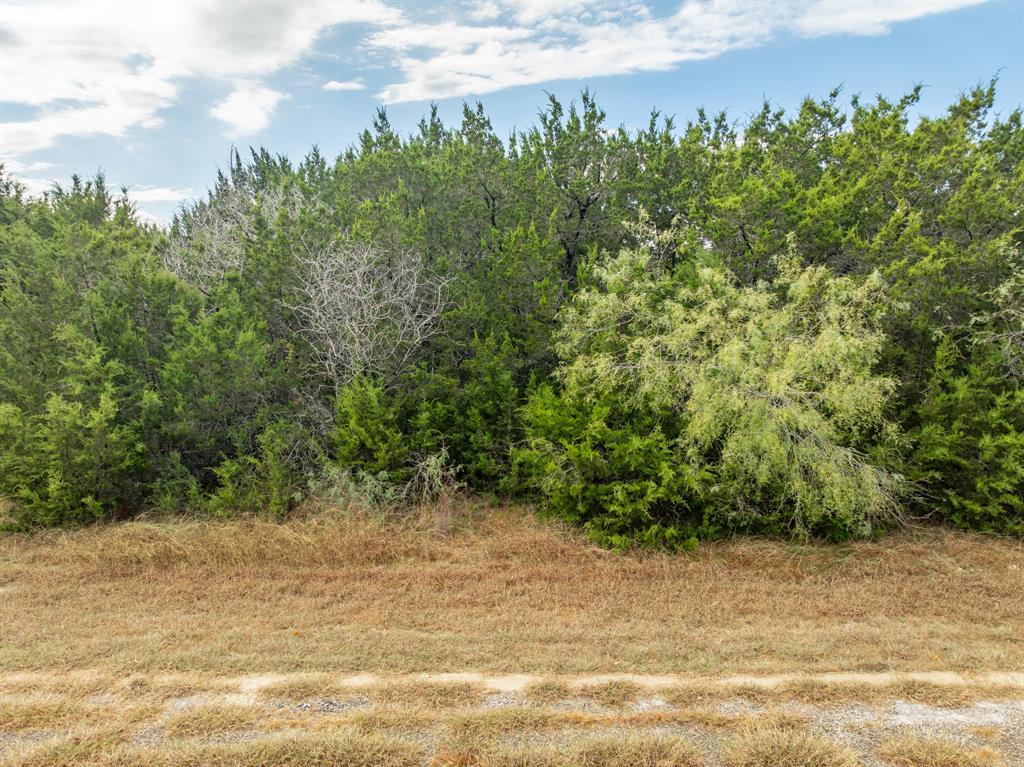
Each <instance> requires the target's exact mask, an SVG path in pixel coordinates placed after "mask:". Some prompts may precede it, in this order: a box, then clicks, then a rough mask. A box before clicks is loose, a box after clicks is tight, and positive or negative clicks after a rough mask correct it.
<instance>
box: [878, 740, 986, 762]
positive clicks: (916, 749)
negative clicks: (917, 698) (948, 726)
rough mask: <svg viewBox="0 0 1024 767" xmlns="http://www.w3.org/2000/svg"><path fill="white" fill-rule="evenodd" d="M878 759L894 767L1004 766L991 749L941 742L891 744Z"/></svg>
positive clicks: (881, 752) (886, 743)
mask: <svg viewBox="0 0 1024 767" xmlns="http://www.w3.org/2000/svg"><path fill="white" fill-rule="evenodd" d="M877 753H878V756H880V757H881V758H882V759H884V760H885V761H886V763H887V764H890V765H892V767H997V766H998V765H1002V764H1004V762H1003V761H1002V759H1000V758H999V756H998V755H997V754H996V753H995V752H994V751H993V750H992V749H990V748H988V747H983V748H970V747H968V746H963V745H960V744H959V743H954V742H953V741H951V740H945V739H941V738H916V737H904V738H898V739H894V740H888V741H886V742H885V743H883V744H882V745H881V746H880V747H879V748H878V751H877Z"/></svg>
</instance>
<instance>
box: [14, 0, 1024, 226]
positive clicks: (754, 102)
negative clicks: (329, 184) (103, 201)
mask: <svg viewBox="0 0 1024 767" xmlns="http://www.w3.org/2000/svg"><path fill="white" fill-rule="evenodd" d="M996 74H998V75H999V77H1000V84H1001V93H1000V96H999V104H998V108H999V110H1000V111H1002V112H1004V113H1006V112H1009V111H1010V110H1012V109H1013V108H1014V107H1016V106H1018V105H1020V104H1021V103H1022V102H1024V0H989V1H988V2H985V1H984V0H682V1H680V0H671V1H669V0H560V1H559V2H554V1H548V0H465V1H455V2H442V3H432V2H431V3H428V2H399V1H398V0H394V1H392V0H364V1H362V2H357V1H356V0H348V1H346V2H327V1H326V0H263V1H262V2H249V1H245V2H243V1H242V0H214V1H211V2H198V1H194V2H160V3H148V2H142V1H140V0H131V1H127V0H126V1H123V2H110V1H107V2H94V1H92V0H89V1H84V2H73V1H72V0H61V1H57V2H52V1H47V0H33V1H32V2H20V1H18V0H2V2H0V158H2V160H3V162H4V164H5V165H6V167H7V170H8V171H10V172H13V173H15V174H16V175H17V176H19V177H20V178H21V179H22V180H23V181H24V183H25V184H26V185H27V186H28V188H29V189H30V190H32V191H41V190H43V189H45V188H47V187H48V186H49V185H50V184H51V183H53V182H54V181H57V182H64V181H66V179H67V178H68V177H69V176H70V175H71V174H72V173H76V172H77V173H81V174H85V175H91V174H93V173H95V172H97V171H102V172H104V173H105V174H106V175H107V179H108V182H110V183H111V184H112V185H115V186H121V185H123V186H127V187H129V189H130V194H131V196H132V197H133V198H134V199H135V200H136V201H137V204H138V207H139V209H140V210H141V211H142V212H143V213H144V215H148V216H152V217H154V218H155V219H157V220H162V221H167V220H168V219H169V218H170V216H172V215H173V212H174V210H175V209H176V208H177V206H178V205H180V204H181V202H182V201H183V200H187V199H189V198H191V197H193V196H197V195H201V194H203V193H204V191H205V189H206V187H207V185H208V184H209V183H210V181H211V180H212V178H213V175H214V172H215V170H216V168H217V167H218V166H223V165H224V164H225V163H226V161H227V158H228V154H229V151H230V149H231V147H232V146H237V147H240V148H245V147H248V146H250V145H263V146H266V147H268V148H270V149H271V150H273V151H275V152H281V153H285V154H288V155H290V156H292V157H295V158H299V157H301V156H302V155H303V154H305V152H306V151H307V150H308V149H309V147H311V146H312V145H313V144H318V145H319V146H320V147H321V149H322V150H323V151H324V152H325V153H326V154H328V155H329V156H333V155H334V154H336V153H337V152H339V151H341V150H342V149H344V148H345V147H346V146H348V145H349V144H350V143H352V142H353V141H354V140H355V138H356V135H357V134H358V132H359V131H360V130H361V129H362V128H363V127H365V126H366V125H367V124H368V123H369V121H370V119H371V117H372V115H373V112H374V110H375V109H376V108H377V107H378V106H381V105H386V106H387V108H388V113H389V116H390V118H391V121H392V124H393V125H396V126H397V127H398V128H400V129H401V130H402V131H403V132H407V131H410V130H412V128H413V127H414V125H415V123H416V122H417V120H418V119H419V117H420V116H421V115H422V114H423V112H424V110H425V109H426V108H427V106H428V105H429V103H430V102H431V101H435V102H437V103H438V104H439V106H440V109H441V113H442V115H444V116H445V117H446V118H449V119H455V118H456V117H457V115H458V113H459V111H460V110H461V104H462V102H463V101H465V100H475V99H477V98H479V99H480V100H482V101H483V102H484V104H485V107H486V109H487V111H488V112H489V113H490V114H491V116H492V118H493V120H494V122H495V125H496V127H498V129H499V130H500V131H501V132H502V133H507V132H508V131H510V130H513V129H514V128H515V127H516V126H517V125H518V126H526V125H529V124H530V123H531V122H532V121H533V118H534V116H535V115H536V112H537V109H538V107H539V106H540V105H541V104H542V103H543V100H544V92H545V91H548V92H552V93H555V94H556V95H558V96H559V97H562V98H564V99H566V100H568V99H571V98H573V96H574V95H576V94H578V92H579V90H580V89H581V88H583V87H590V88H591V89H592V90H594V91H596V93H597V95H598V100H599V102H600V103H601V104H602V106H604V107H605V109H606V111H607V112H608V115H609V119H610V121H611V123H612V124H613V125H619V124H622V125H625V126H627V127H633V126H638V125H640V124H642V123H643V122H644V121H645V117H646V115H647V114H648V113H649V111H650V109H651V108H652V107H655V106H657V107H658V108H660V109H661V111H662V112H665V113H668V114H674V115H676V116H677V118H678V119H679V120H685V118H687V117H689V116H691V115H692V114H693V113H694V111H695V110H696V108H697V107H699V106H705V107H707V108H708V109H709V110H716V111H717V110H719V109H728V110H729V112H730V114H731V115H732V116H734V117H735V118H736V119H739V120H742V118H743V117H744V116H745V115H746V114H748V113H750V112H751V111H753V110H755V109H756V108H757V107H758V106H759V104H760V102H761V100H762V99H763V98H764V97H768V98H770V99H771V100H772V101H773V102H775V103H776V104H777V105H779V106H783V107H792V106H794V105H796V104H797V103H798V102H799V100H800V98H801V97H802V96H803V95H805V94H811V95H814V96H822V95H825V94H826V93H827V92H828V90H829V89H830V88H832V87H834V86H836V85H840V84H841V85H843V88H844V92H845V93H846V94H848V95H852V94H854V93H861V94H863V95H865V96H872V95H874V94H876V93H882V94H885V95H888V96H893V97H896V96H898V95H900V94H902V93H904V92H906V91H907V90H908V89H909V88H910V87H912V86H913V84H914V83H916V82H921V83H923V84H924V85H925V86H926V89H925V95H924V99H923V101H922V104H921V107H920V109H921V111H922V112H923V113H934V112H937V111H939V110H941V109H942V107H943V106H944V105H945V104H947V103H948V102H949V101H950V100H951V99H952V98H954V97H955V96H956V94H957V93H958V92H959V91H961V90H963V89H964V88H967V87H970V86H971V85H973V84H975V83H977V82H979V81H986V80H988V79H989V78H990V77H992V76H993V75H996Z"/></svg>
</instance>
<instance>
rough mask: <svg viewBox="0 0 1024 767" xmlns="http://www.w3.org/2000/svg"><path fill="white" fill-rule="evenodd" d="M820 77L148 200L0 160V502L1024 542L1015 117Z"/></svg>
mask: <svg viewBox="0 0 1024 767" xmlns="http://www.w3.org/2000/svg"><path fill="white" fill-rule="evenodd" d="M995 88H996V83H995V82H992V83H989V84H987V85H984V86H979V87H976V88H974V89H972V90H970V91H967V92H965V93H964V94H963V95H962V96H961V97H960V98H959V99H957V100H956V101H955V102H954V103H953V104H952V105H950V106H949V108H948V109H947V110H946V112H945V113H944V114H942V115H940V116H937V117H921V118H915V117H914V116H913V112H914V110H915V105H916V104H917V102H918V97H919V92H918V91H917V90H914V91H912V92H911V93H909V94H907V95H905V96H903V97H901V98H899V99H898V100H895V101H892V100H887V99H885V98H882V97H878V98H876V99H875V100H872V101H870V102H865V101H862V100H861V99H859V98H856V97H854V98H852V99H851V100H849V102H848V103H843V102H841V101H840V93H839V92H838V91H834V92H832V93H830V94H829V95H828V96H827V97H826V98H824V99H820V100H814V99H810V98H808V99H806V100H805V101H804V102H803V103H802V104H801V105H800V107H799V109H797V110H796V111H795V112H793V113H792V114H789V113H787V112H785V111H783V110H780V109H775V108H773V107H772V106H771V105H770V104H769V103H765V104H764V105H763V106H762V108H761V109H760V110H759V111H758V112H756V113H754V114H752V115H751V116H750V117H749V118H748V119H746V120H744V121H743V122H742V123H739V122H734V121H731V120H730V119H729V117H728V116H727V115H726V114H718V115H708V114H706V113H704V112H703V111H698V113H697V114H696V116H695V117H694V118H693V119H692V120H690V121H688V122H686V123H685V124H683V125H677V124H676V122H675V121H674V120H673V119H672V118H670V117H665V116H663V115H661V114H659V113H658V112H654V113H652V114H651V116H650V120H649V123H648V124H647V125H646V127H644V128H643V129H641V130H637V131H627V130H625V129H623V128H619V129H610V128H609V126H608V125H607V124H606V118H605V114H604V112H603V111H602V110H601V109H600V107H599V106H598V104H597V102H596V100H595V99H594V98H593V96H592V95H591V94H590V93H589V92H583V94H582V96H581V98H580V100H579V103H578V104H577V103H575V102H574V103H572V104H569V105H563V104H561V103H559V101H557V100H556V99H555V98H553V97H549V100H548V102H547V104H546V106H545V107H544V108H543V109H542V110H541V111H540V113H539V116H538V118H537V121H536V124H535V125H534V126H533V127H531V128H530V129H528V130H525V131H518V132H515V133H514V134H513V135H511V136H509V137H508V138H507V139H504V140H503V139H502V138H501V137H499V136H498V135H497V134H496V132H495V130H494V129H493V127H492V125H491V122H490V120H489V119H488V117H487V115H486V113H485V111H484V109H483V107H482V106H481V105H480V104H475V105H466V106H465V107H464V110H463V114H462V119H461V122H459V123H458V124H457V125H452V126H449V125H445V124H444V123H443V122H442V121H441V120H440V119H439V117H438V114H437V111H436V109H433V108H432V109H431V110H430V112H429V113H428V114H427V115H426V116H425V117H424V118H423V120H422V121H421V122H420V124H419V128H418V130H417V131H415V132H414V133H413V134H412V135H410V136H400V135H399V134H398V133H397V132H396V131H395V130H394V129H393V128H392V127H391V125H390V124H389V122H388V119H387V114H386V112H385V111H384V110H380V111H379V112H378V113H377V116H376V119H374V121H373V125H372V128H370V129H367V130H366V131H364V132H363V133H362V135H361V136H360V137H359V140H358V142H357V143H356V144H354V145H353V146H351V147H350V148H349V149H347V150H346V151H345V152H343V153H342V154H341V155H340V156H339V157H337V158H336V159H335V160H334V161H333V162H330V161H328V160H327V159H326V158H324V157H323V156H322V155H321V153H320V152H319V150H318V149H316V148H314V149H313V150H312V151H311V152H310V153H309V154H308V155H307V156H306V157H305V158H304V159H303V160H302V161H301V162H299V163H297V164H296V163H292V162H291V161H289V160H288V159H287V158H286V157H283V156H278V155H273V154H271V153H270V152H268V151H267V150H264V149H260V150H251V151H250V154H249V155H248V156H246V157H243V156H241V155H240V154H238V153H233V155H232V158H231V162H230V163H229V166H228V167H227V168H226V169H225V170H224V171H222V172H219V173H218V174H217V177H216V181H215V183H214V184H213V186H212V188H211V189H210V191H209V193H208V195H207V196H206V197H205V198H203V199H201V200H199V201H196V202H194V203H192V204H190V205H188V206H186V207H184V208H182V209H181V210H180V211H179V213H178V214H177V215H176V216H175V218H174V220H173V222H172V224H171V225H170V227H169V228H168V229H161V228H157V227H154V226H152V225H146V224H144V223H142V222H140V220H139V218H138V217H137V215H136V212H135V210H134V208H133V206H132V205H131V203H130V202H129V200H128V199H127V196H126V195H125V194H124V192H123V190H122V192H121V193H118V192H116V191H112V190H110V189H108V187H107V186H106V184H105V181H104V179H103V177H102V176H97V177H96V178H93V179H89V180H83V179H81V178H77V177H76V178H74V179H73V181H72V183H71V184H70V185H69V186H67V187H60V186H55V187H54V188H53V189H52V191H50V192H48V193H47V194H45V195H43V196H42V197H41V198H33V197H29V196H28V195H26V193H25V191H24V189H23V188H22V187H21V186H20V185H19V184H18V183H17V181H16V180H14V179H13V178H12V177H10V176H8V175H0V496H3V497H5V498H6V499H8V503H9V509H8V511H7V512H6V514H7V517H8V521H7V524H8V526H14V527H22V528H23V527H32V526H40V525H65V524H78V523H84V522H88V521H91V520H96V519H103V518H124V517H128V516H131V515H135V514H138V513H140V512H143V511H147V510H152V509H157V510H161V511H164V512H189V513H206V514H218V515H233V514H239V513H250V512H261V513H269V514H273V515H284V514H287V513H288V512H289V510H291V509H293V508H294V507H295V506H297V505H299V504H301V503H303V501H304V500H305V499H307V498H310V497H323V496H327V495H330V493H332V492H345V493H349V494H353V493H356V494H359V496H360V497H361V498H364V499H366V500H367V502H379V503H390V502H401V501H402V500H403V499H406V500H407V499H409V498H411V497H413V496H418V495H423V494H429V493H431V492H436V491H437V489H438V488H441V487H444V486H451V485H452V484H458V485H460V486H465V487H467V488H468V489H469V490H471V491H473V492H479V493H488V494H498V495H502V496H515V497H520V498H526V499H530V500H532V501H534V502H536V503H537V504H538V505H539V507H540V508H542V509H545V510H546V511H548V512H549V513H552V514H555V515H558V516H560V517H562V518H565V519H568V520H571V521H573V522H576V523H578V524H580V525H581V526H583V527H584V528H585V529H586V530H587V532H588V533H589V534H590V535H591V536H592V537H593V538H594V539H595V540H597V541H599V542H600V543H602V544H605V545H611V546H620V547H621V546H627V545H633V544H636V543H639V544H644V545H652V546H668V547H686V546H692V545H695V543H696V542H697V541H699V540H701V539H710V538H715V537H718V536H723V535H729V534H732V533H736V532H751V533H765V534H772V535H785V536H794V537H799V538H809V537H813V538H825V539H829V540H842V539H847V538H851V537H861V536H870V535H874V534H877V533H879V532H881V531H884V530H886V529H888V528H891V527H893V526H896V525H898V524H900V523H901V521H903V520H906V519H908V518H927V519H930V520H934V521H937V522H942V523H946V524H950V525H955V526H958V527H963V528H970V529H976V530H983V531H991V532H1003V533H1011V534H1017V535H1022V534H1024V388H1022V382H1024V262H1022V258H1021V257H1022V247H1024V218H1022V213H1024V131H1022V128H1021V113H1020V110H1019V109H1018V110H1016V111H1014V112H1012V113H1011V114H1009V115H1005V116H999V115H993V114H992V111H993V110H992V107H993V100H994V96H995Z"/></svg>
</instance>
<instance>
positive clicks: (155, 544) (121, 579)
mask: <svg viewBox="0 0 1024 767" xmlns="http://www.w3.org/2000/svg"><path fill="white" fill-rule="evenodd" d="M438 520H441V521H442V524H438ZM1022 594H1024V548H1022V545H1021V544H1020V543H1019V542H1014V541H1011V540H1007V539H998V538H985V537H981V536H976V535H966V534H959V533H953V532H950V531H940V530H918V531H908V532H905V533H902V534H899V535H896V536H892V537H889V538H886V539H884V540H881V541H878V542H864V543H856V544H851V545H846V546H842V547H823V546H799V545H794V544H787V543H780V542H771V541H758V540H745V541H735V542H723V543H718V544H713V545H709V546H705V547H703V548H702V549H701V550H700V551H698V552H695V553H691V554H679V555H665V554H651V553H647V554H642V553H630V554H615V553H609V552H607V551H603V550H600V549H596V548H594V547H593V546H591V545H589V544H587V543H586V542H585V541H583V540H582V539H581V538H580V537H579V536H578V535H576V534H575V533H572V532H570V531H567V530H565V529H563V528H561V527H558V526H553V525H548V524H543V523H540V522H538V521H536V520H535V519H534V518H533V517H532V516H530V515H529V514H528V513H526V512H524V511H523V510H521V509H514V508H510V509H494V508H487V507H484V506H483V505H481V504H474V503H472V502H459V503H457V504H456V505H455V506H454V507H447V508H445V509H444V510H443V511H442V512H437V510H434V513H426V512H424V513H422V514H419V515H415V516H412V517H408V518H405V519H403V520H396V519H392V520H390V521H382V520H380V519H376V518H372V517H368V516H361V515H354V514H350V513H347V514H341V513H339V514H337V515H330V514H319V515H316V516H310V517H308V518H305V519H296V520H293V521H291V522H289V523H287V524H273V523H269V522H261V521H255V520H247V521H237V522H212V521H202V522H200V521H192V522H183V521H176V522H155V521H153V522H133V523H127V524H121V525H110V526H105V527H96V528H92V529H87V530H80V531H76V532H48V533H41V534H37V535H32V536H21V535H8V536H5V537H2V538H0V760H5V763H9V764H11V765H15V764H17V765H36V764H38V765H50V764H54V765H59V764H86V765H88V764H93V765H128V764H140V765H141V764H168V765H243V764H244V765H251V764H265V765H278V764H280V765H295V766H296V767H302V766H305V765H348V764H352V765H359V764H366V765H371V764H372V765H384V766H387V767H390V766H392V765H404V764H410V765H412V764H415V765H421V764H434V765H465V766H467V767H468V766H469V765H520V767H533V766H534V765H545V766H552V767H553V766H555V765H559V766H561V765H577V764H578V765H623V766H624V765H647V764H650V765H655V764H657V765H663V767H664V766H665V765H691V764H707V765H715V764H723V765H729V766H730V767H747V765H751V766H753V765H765V766H767V765H779V766H780V767H786V765H807V766H808V767H810V766H811V765H821V767H830V766H831V765H847V764H868V765H875V764H878V765H895V766H897V767H900V766H909V767H918V765H920V766H922V767H930V766H931V765H936V766H937V767H941V766H942V765H968V766H970V765H975V764H978V765H997V764H1005V765H1015V764H1024V673H1022V672H1024V639H1022V638H1024V598H1022V596H1021V595H1022Z"/></svg>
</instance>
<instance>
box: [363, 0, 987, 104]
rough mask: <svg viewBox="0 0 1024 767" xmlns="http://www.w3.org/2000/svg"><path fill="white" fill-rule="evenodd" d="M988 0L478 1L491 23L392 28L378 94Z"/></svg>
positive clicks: (672, 62) (711, 47)
mask: <svg viewBox="0 0 1024 767" xmlns="http://www.w3.org/2000/svg"><path fill="white" fill-rule="evenodd" d="M980 2H984V0H901V1H900V2H893V1H892V0H888V1H886V0H777V1H775V2H753V1H752V0H684V1H683V2H681V3H680V4H679V5H678V6H677V7H676V8H675V9H674V12H672V13H669V14H667V15H666V14H662V15H661V16H660V17H656V16H655V15H654V14H653V13H652V10H651V7H649V5H647V4H644V3H640V2H633V1H627V0H564V1H562V2H555V1H554V0H552V1H551V2H546V1H542V0H500V2H485V3H477V4H476V5H474V6H472V7H471V10H470V12H469V14H468V17H469V18H470V19H477V20H486V22H487V24H486V25H472V24H465V23H461V22H457V21H452V20H442V21H439V22H436V23H432V24H413V25H405V26H397V27H389V28H385V29H382V30H381V31H380V32H378V33H376V34H374V35H372V36H371V38H370V43H371V44H372V45H374V46H376V47H378V48H380V49H383V50H385V51H390V52H391V53H392V54H393V55H394V60H395V63H396V65H397V67H398V69H399V71H400V72H401V74H402V77H403V79H402V80H400V81H398V82H395V83H392V84H390V85H387V86H385V87H384V88H383V89H381V90H380V92H379V93H378V94H377V96H378V98H380V99H381V100H382V101H386V102H400V101H415V100H426V99H438V98H446V97H452V96H465V95H468V94H483V93H489V92H493V91H497V90H502V89H504V88H509V87H514V86H521V85H533V84H537V83H542V82H546V81H550V80H555V79H582V78H587V77H599V76H606V75H621V74H629V73H632V72H641V71H657V70H666V69H671V68H673V67H675V66H678V65H679V64H681V63H683V62H685V61H694V60H699V59H708V58H712V57H714V56H719V55H721V54H723V53H726V52H728V51H730V50H735V49H739V48H749V47H752V46H755V45H759V44H763V43H765V42H767V41H769V40H771V39H772V38H774V37H776V36H777V35H779V34H782V33H790V34H794V35H797V36H801V37H816V36H821V35H830V34H850V35H877V34H883V33H885V32H887V31H888V30H889V28H890V27H891V25H892V24H894V23H897V22H902V21H909V20H911V19H915V18H919V17H921V16H926V15H929V14H933V13H940V12H944V11H949V10H953V9H956V8H961V7H964V6H968V5H975V4H978V3H980ZM660 10H663V8H662V9H660ZM501 20H504V21H505V23H500V22H501Z"/></svg>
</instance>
